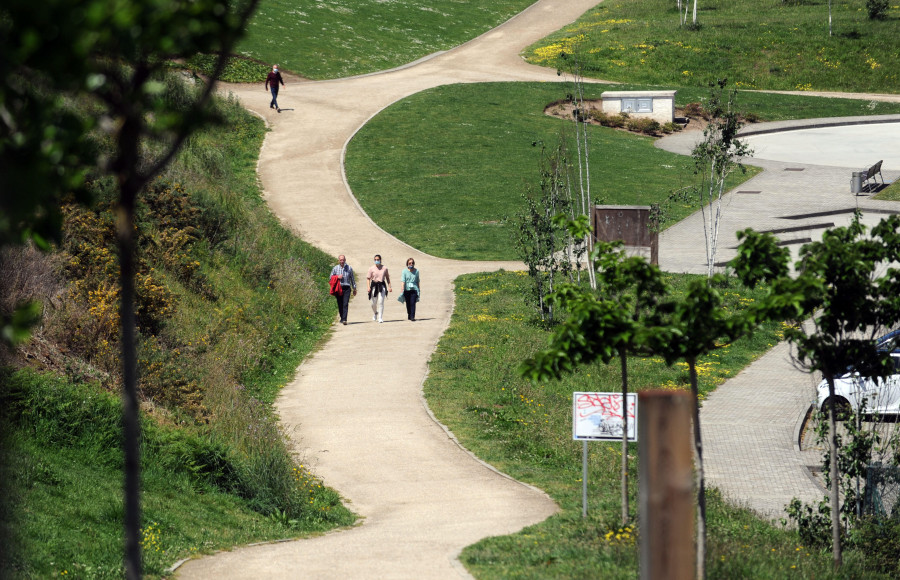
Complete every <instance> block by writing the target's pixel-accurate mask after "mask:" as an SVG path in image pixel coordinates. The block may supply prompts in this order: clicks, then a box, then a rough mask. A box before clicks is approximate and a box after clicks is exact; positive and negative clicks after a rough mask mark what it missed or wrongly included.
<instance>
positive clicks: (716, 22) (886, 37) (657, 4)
mask: <svg viewBox="0 0 900 580" xmlns="http://www.w3.org/2000/svg"><path fill="white" fill-rule="evenodd" d="M687 4H688V5H690V6H691V7H692V6H693V2H687ZM892 4H894V5H892V6H890V7H889V9H888V11H887V13H886V18H884V19H879V20H872V19H869V17H868V11H867V9H866V6H867V2H866V0H848V1H845V2H833V3H831V2H829V3H826V2H816V1H804V0H792V1H785V2H778V1H774V0H747V1H745V2H729V1H728V0H709V1H706V2H702V3H700V4H699V8H698V24H699V27H697V28H694V27H692V26H690V25H686V26H681V25H680V19H679V14H678V10H677V8H676V3H675V2H673V1H670V0H629V1H627V2H603V3H602V4H598V5H597V7H596V8H594V9H593V10H590V11H589V12H588V13H586V14H585V15H584V16H583V17H582V18H580V19H579V20H578V21H577V22H575V23H573V24H572V25H570V26H567V27H565V28H563V29H562V30H560V31H559V32H558V33H556V34H554V35H551V36H550V37H548V38H545V39H543V40H541V41H540V42H537V43H535V44H534V45H532V46H531V47H529V48H528V50H527V51H526V58H527V60H528V61H529V62H532V63H535V64H541V65H544V66H551V67H556V66H564V67H565V66H566V64H565V63H564V61H563V59H561V58H560V57H561V55H562V54H563V53H568V54H576V55H577V56H578V58H579V60H580V62H581V64H582V66H583V67H584V72H585V74H586V76H589V77H596V78H602V79H606V80H613V81H621V82H628V83H640V84H652V85H675V86H692V85H693V86H704V85H705V84H706V83H707V82H708V81H710V80H712V79H716V78H724V77H727V78H728V79H730V80H731V82H732V85H733V86H737V87H742V88H748V89H780V90H801V91H810V90H817V91H853V92H885V93H900V73H898V71H897V67H896V63H897V61H898V58H900V44H898V43H897V40H896V36H897V23H898V20H900V6H896V5H895V4H896V3H892ZM829 5H830V6H831V18H832V25H831V28H832V34H831V35H830V36H829V33H828V18H829V13H828V10H829ZM690 22H691V19H690V15H688V24H690Z"/></svg>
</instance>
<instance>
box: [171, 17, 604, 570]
mask: <svg viewBox="0 0 900 580" xmlns="http://www.w3.org/2000/svg"><path fill="white" fill-rule="evenodd" d="M596 4H597V1H596V0H541V1H539V2H537V3H536V4H534V5H532V6H531V7H530V8H529V9H528V10H526V11H525V12H523V13H521V14H519V15H518V16H516V17H515V18H513V19H511V20H510V21H508V22H506V23H505V24H503V25H502V26H500V27H498V28H496V29H494V30H491V31H489V32H487V33H485V34H484V35H482V36H480V37H479V38H477V39H475V40H473V41H471V42H469V43H467V44H464V45H462V46H460V47H458V48H456V49H454V50H451V51H448V52H446V53H442V54H439V55H436V56H434V57H433V58H430V59H427V60H424V61H421V62H419V63H416V64H414V65H412V66H408V67H403V68H401V69H397V70H393V71H389V72H385V73H380V74H374V75H366V76H361V77H354V78H348V79H340V80H333V81H323V82H303V83H296V84H293V83H292V84H288V85H287V86H285V87H284V89H283V90H282V91H281V93H280V95H279V104H281V106H282V107H284V110H283V112H282V113H280V114H278V113H276V112H275V111H274V110H271V109H269V108H268V103H269V100H270V99H269V96H268V94H267V93H266V92H265V91H264V90H263V85H262V83H259V84H258V85H247V86H243V85H241V86H232V87H229V88H230V90H231V91H232V92H234V93H235V94H236V95H237V96H238V97H239V98H240V99H241V102H243V103H244V105H245V106H246V107H248V108H249V109H250V110H252V111H255V112H257V113H259V114H260V115H262V116H263V117H264V118H265V119H266V120H267V122H268V123H269V124H270V125H271V128H272V131H271V133H270V134H269V135H268V137H267V138H266V141H265V144H264V146H263V149H262V152H261V155H260V161H259V175H260V179H261V180H262V184H263V187H264V190H265V198H266V201H267V202H268V204H269V205H270V207H271V208H272V210H273V211H274V212H275V214H276V215H278V216H279V217H280V218H281V219H282V220H284V222H285V223H287V224H288V225H289V226H290V227H292V228H293V229H294V230H296V231H297V232H298V233H299V234H300V235H301V236H302V237H303V239H304V240H306V241H308V242H310V243H312V244H314V245H316V246H318V247H319V248H321V249H323V250H325V251H326V252H329V253H331V254H334V255H337V254H346V256H347V261H348V263H349V264H350V265H351V266H353V267H354V269H355V270H356V271H357V273H358V275H361V276H362V277H364V276H365V272H366V270H367V269H368V267H369V265H370V264H371V259H372V255H373V254H374V253H376V252H377V253H380V254H382V255H383V256H384V260H385V264H386V266H387V267H388V268H390V269H391V270H392V271H393V273H394V276H395V277H399V275H400V271H401V269H402V267H403V265H404V264H405V263H406V258H407V257H409V256H413V257H415V259H416V265H417V266H419V268H420V270H421V272H422V283H423V299H422V302H421V303H420V304H419V310H418V312H417V315H418V318H419V321H417V322H415V323H412V322H408V321H407V320H406V312H405V309H404V307H403V306H402V305H401V304H400V303H398V302H396V300H394V298H395V296H394V295H392V296H391V297H389V299H388V304H387V306H386V309H385V322H384V324H377V323H375V322H372V320H371V309H370V308H369V307H368V304H367V303H366V301H365V298H364V293H361V294H359V295H358V296H357V298H356V299H354V300H353V301H351V305H350V318H349V322H350V324H348V325H347V326H336V327H335V330H334V333H333V335H332V336H331V338H330V339H329V340H328V342H327V343H326V344H325V345H324V346H323V348H322V349H321V350H320V351H318V352H316V353H315V354H314V355H313V356H312V357H310V358H309V359H308V360H307V361H305V362H304V363H303V364H302V365H301V366H300V368H299V370H298V373H297V377H296V378H295V379H294V381H292V382H291V383H290V384H289V385H287V386H286V387H285V388H284V390H283V393H282V395H281V397H280V398H279V399H278V401H277V409H278V413H279V414H280V417H281V421H282V423H283V424H284V426H285V427H286V429H287V430H288V431H289V432H292V433H295V434H296V437H295V441H296V444H297V446H298V449H297V450H298V452H299V453H300V454H301V456H302V457H305V458H306V459H305V463H307V464H309V465H311V466H312V469H313V471H314V472H315V473H316V474H317V475H319V476H321V477H322V478H323V479H324V480H325V482H327V484H328V485H329V486H332V487H334V488H335V489H337V490H338V491H339V492H340V493H341V494H342V495H343V497H344V498H345V499H346V501H347V502H348V504H349V506H350V508H351V509H353V510H354V511H356V512H357V513H358V514H360V516H362V523H361V525H359V526H356V527H354V528H352V529H349V530H342V531H337V532H333V533H330V534H327V535H324V536H321V537H317V538H312V539H307V540H300V541H293V542H284V543H278V544H264V545H258V546H251V547H244V548H239V549H235V550H234V551H231V552H222V553H219V554H215V555H213V556H209V557H205V558H201V559H197V560H191V561H188V562H186V563H184V564H183V565H182V566H181V567H180V568H179V569H178V574H177V575H178V577H179V578H216V579H225V578H304V579H312V578H354V579H356V578H416V579H428V578H458V577H469V575H468V573H467V572H466V571H465V570H464V569H463V567H462V565H461V564H460V563H459V562H458V560H457V556H458V554H459V552H460V550H462V548H464V547H465V546H467V545H469V544H472V543H474V542H477V541H478V540H480V539H482V538H484V537H487V536H494V535H502V534H509V533H513V532H515V531H517V530H520V529H522V528H523V527H525V526H528V525H531V524H534V523H537V522H540V521H542V520H543V519H545V518H547V517H548V516H550V515H552V514H554V513H555V512H556V511H557V507H556V505H555V504H554V503H553V502H552V501H551V500H550V499H549V498H548V497H547V495H546V494H544V493H543V492H541V491H539V490H536V489H533V488H531V487H528V486H525V485H523V484H521V483H518V482H516V481H513V480H511V479H509V478H507V477H506V476H504V475H502V474H500V473H498V472H496V471H494V470H493V469H491V468H489V467H488V466H486V465H485V464H483V463H482V462H480V461H478V460H477V459H475V458H474V457H473V456H471V455H470V454H469V453H468V452H467V451H465V450H464V449H462V448H461V447H460V446H458V445H457V443H456V442H455V440H454V439H453V438H452V436H451V435H450V434H448V433H447V432H446V431H445V430H444V429H443V428H442V427H441V426H440V425H439V424H438V423H437V422H436V421H435V420H434V419H433V418H432V417H431V415H430V413H429V411H428V409H427V407H426V406H425V404H424V401H423V399H422V396H421V385H422V382H423V380H424V378H425V376H426V373H427V370H428V368H427V361H428V358H429V357H430V355H431V353H432V352H433V350H434V348H435V346H436V344H437V341H438V340H439V338H440V336H441V334H442V333H443V331H444V329H445V328H446V326H447V325H448V324H449V320H450V315H451V311H452V308H453V280H454V279H455V278H456V277H457V276H459V275H460V274H463V273H466V272H478V271H490V270H496V269H499V268H501V267H507V268H511V267H512V268H518V267H520V266H519V265H517V264H509V263H486V262H460V261H453V260H443V259H438V258H434V257H431V256H427V255H424V254H422V253H421V252H418V251H416V250H415V249H413V248H410V247H409V246H407V245H405V244H403V243H402V242H400V241H398V240H397V239H395V238H393V237H392V236H390V235H388V234H386V233H385V232H384V231H382V230H381V229H379V228H378V226H377V225H376V224H374V223H373V222H372V221H371V220H370V219H369V218H368V217H367V216H366V215H365V214H364V213H363V212H362V211H361V209H360V208H359V207H358V206H357V204H356V202H355V199H354V198H353V196H352V195H351V194H350V192H349V191H348V188H347V185H346V184H345V182H344V176H343V170H342V160H343V154H344V147H345V145H346V143H347V142H348V141H349V139H350V138H351V137H352V136H353V134H354V133H355V132H356V131H357V130H358V129H359V128H360V127H361V126H362V125H363V124H365V122H366V121H367V120H368V119H369V118H371V117H372V116H373V115H375V114H376V113H378V112H379V111H380V110H382V109H383V108H384V107H386V106H388V105H390V104H391V103H393V102H395V101H397V100H399V99H401V98H404V97H406V96H408V95H411V94H414V93H417V92H419V91H422V90H425V89H428V88H430V87H435V86H438V85H443V84H449V83H465V82H485V81H540V80H546V81H554V82H555V81H558V80H559V77H557V75H556V71H554V70H548V69H545V68H540V67H534V66H531V65H528V64H526V63H525V62H524V61H523V60H522V59H521V58H520V57H519V56H518V54H519V52H520V51H521V50H522V49H523V48H524V47H526V46H528V45H529V44H530V43H532V42H534V41H536V40H538V39H540V38H542V37H544V36H546V35H547V34H549V33H551V32H553V31H555V30H558V29H559V28H561V27H562V26H564V25H565V24H568V23H570V22H572V21H574V20H575V19H576V18H578V17H579V16H581V14H583V13H584V12H585V11H587V10H588V9H590V8H592V7H593V6H595V5H596ZM322 275H323V277H324V276H326V275H327V272H323V273H322ZM362 287H363V289H364V288H365V283H364V282H363V285H362Z"/></svg>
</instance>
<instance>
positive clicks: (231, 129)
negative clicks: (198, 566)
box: [0, 99, 354, 578]
mask: <svg viewBox="0 0 900 580" xmlns="http://www.w3.org/2000/svg"><path fill="white" fill-rule="evenodd" d="M217 107H218V110H219V113H220V115H221V116H222V117H223V118H224V122H223V124H221V125H219V126H215V127H208V128H207V129H205V130H203V131H201V132H200V133H198V134H196V135H195V136H194V137H193V138H192V139H191V141H190V142H189V143H188V144H187V146H186V147H185V149H184V150H183V151H182V153H181V155H180V156H179V159H178V161H177V162H176V163H175V164H174V166H172V168H171V169H170V170H169V171H168V172H167V173H166V175H164V176H161V177H160V179H159V180H158V181H156V182H155V183H154V184H153V185H152V186H151V187H149V188H148V190H147V191H145V192H144V193H143V194H142V196H141V198H140V203H139V208H138V216H137V231H138V236H139V248H138V252H137V254H138V255H137V262H138V268H137V275H136V282H137V300H136V307H137V318H138V327H139V337H138V342H139V350H138V358H139V361H138V371H139V376H140V389H141V398H142V405H141V409H142V416H143V424H144V440H143V445H142V450H143V451H142V455H143V465H142V468H143V494H142V502H143V505H144V524H143V528H142V536H143V544H144V545H143V550H144V556H145V567H146V572H147V574H148V576H149V577H158V576H159V575H162V574H163V573H164V571H165V569H166V567H168V566H170V565H171V564H172V563H174V562H175V561H177V560H178V559H180V558H182V557H185V556H190V555H192V554H196V553H200V552H209V551H213V550H217V549H224V548H228V547H230V546H232V545H235V544H243V543H248V542H253V541H261V540H269V539H279V538H284V537H296V536H299V535H303V534H307V533H310V532H314V531H322V530H325V529H330V528H333V527H334V526H336V525H346V524H349V523H352V521H353V520H354V516H353V515H352V514H350V513H349V512H348V511H347V510H346V509H345V508H344V507H343V506H342V505H341V503H340V498H339V497H338V496H337V494H336V493H334V492H333V491H332V490H329V489H327V488H325V487H323V486H322V485H321V482H319V481H317V480H315V478H313V477H312V476H311V475H310V473H309V472H307V471H306V470H305V469H303V468H302V466H301V465H299V464H298V463H296V462H295V459H294V458H293V457H292V455H291V453H290V452H289V450H288V446H287V441H286V438H285V436H284V434H283V433H282V432H281V429H280V427H279V425H278V423H277V421H276V417H275V416H274V413H273V409H272V402H273V401H274V399H275V397H276V396H277V394H278V392H279V389H280V387H281V386H283V385H284V384H285V383H286V381H287V380H289V378H290V377H291V376H292V375H293V372H294V369H295V368H296V366H297V364H298V363H299V361H300V360H301V359H302V358H303V357H304V356H305V355H306V354H307V353H309V352H310V351H311V350H312V349H313V348H314V347H315V346H316V345H317V344H319V342H320V341H321V339H322V337H323V335H325V334H326V333H327V332H328V328H329V326H330V324H331V321H332V320H333V318H334V316H333V315H334V312H333V308H331V306H332V305H331V303H330V301H328V300H327V298H328V295H327V292H326V287H327V274H328V270H329V269H330V262H331V258H330V257H329V256H326V255H324V254H323V253H322V252H320V251H318V250H316V249H315V248H313V247H311V246H309V245H308V244H306V243H304V242H302V241H301V240H300V239H298V238H297V237H296V236H295V235H294V234H293V233H291V232H290V231H288V230H287V229H285V228H284V226H282V225H281V224H280V222H279V221H278V220H277V219H276V218H275V217H274V216H273V215H272V214H271V212H270V211H269V210H268V208H267V207H266V205H265V204H264V202H263V201H262V198H261V195H260V191H259V187H258V181H257V177H256V159H257V156H258V153H259V148H260V146H261V143H262V140H263V137H264V136H265V131H266V129H265V126H264V124H263V122H262V120H261V119H259V118H257V117H255V116H253V115H251V114H249V113H248V112H246V111H245V110H244V109H243V108H242V107H240V105H239V104H238V103H237V102H236V101H234V100H231V99H223V100H220V102H219V103H218V105H217ZM92 191H93V194H94V197H95V203H94V204H92V205H91V206H90V207H84V206H80V205H76V204H74V203H69V204H66V205H65V206H64V212H63V213H64V216H65V221H64V224H63V241H62V243H61V244H60V246H59V247H58V248H56V249H55V250H54V251H53V252H51V253H49V254H41V253H39V252H37V251H36V250H33V249H27V248H26V249H22V248H20V249H9V248H7V249H4V250H3V255H2V261H3V265H4V267H3V274H2V276H0V296H2V305H0V306H2V307H3V308H4V311H5V312H6V311H8V309H11V308H12V306H13V305H14V304H16V303H17V302H18V301H20V300H29V299H40V300H41V301H42V303H43V304H44V311H43V316H42V321H41V325H40V327H39V328H38V329H37V330H36V332H35V335H34V337H33V339H32V340H31V341H30V342H28V343H26V344H24V345H22V346H21V347H19V349H18V350H17V351H16V352H6V353H4V355H3V360H2V362H3V363H4V364H5V365H6V367H5V368H4V369H3V370H2V372H0V384H2V386H3V388H2V389H0V409H2V411H0V412H3V413H4V417H3V425H4V427H6V432H5V433H4V448H5V449H6V452H7V461H5V462H4V469H5V470H6V474H7V475H8V476H9V477H8V478H7V479H6V481H8V482H9V483H10V484H11V487H12V489H7V490H5V493H4V500H5V501H4V502H3V521H4V523H5V525H7V526H9V527H8V528H6V529H7V530H8V531H11V532H12V535H13V539H12V540H11V542H10V544H8V545H7V546H4V549H3V550H2V555H0V576H2V577H4V578H6V577H13V578H15V577H22V578H46V577H50V576H60V575H63V576H70V577H76V578H119V577H121V576H122V573H123V572H122V555H121V546H122V517H123V507H122V499H121V495H122V492H121V489H122V488H121V485H122V478H123V476H122V457H121V452H120V449H119V439H120V419H119V417H120V410H119V403H118V395H117V393H118V390H119V388H120V385H121V377H120V368H121V363H120V360H119V353H118V300H119V291H118V285H117V276H118V262H117V259H116V247H115V229H114V228H115V217H114V210H115V207H114V203H113V202H114V199H113V193H112V191H113V188H112V187H111V184H110V183H109V182H108V181H107V180H106V179H100V178H97V179H95V180H94V181H93V182H92Z"/></svg>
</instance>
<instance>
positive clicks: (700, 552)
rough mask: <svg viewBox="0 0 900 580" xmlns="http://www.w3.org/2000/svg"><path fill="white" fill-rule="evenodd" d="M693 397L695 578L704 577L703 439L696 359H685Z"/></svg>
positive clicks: (698, 579) (704, 503)
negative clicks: (695, 487)
mask: <svg viewBox="0 0 900 580" xmlns="http://www.w3.org/2000/svg"><path fill="white" fill-rule="evenodd" d="M687 363H688V368H689V369H690V375H691V394H692V395H693V397H694V410H693V423H694V453H696V454H697V580H705V579H706V477H705V475H704V473H703V441H702V439H701V437H700V393H699V388H698V386H697V361H696V360H695V359H690V360H688V361H687Z"/></svg>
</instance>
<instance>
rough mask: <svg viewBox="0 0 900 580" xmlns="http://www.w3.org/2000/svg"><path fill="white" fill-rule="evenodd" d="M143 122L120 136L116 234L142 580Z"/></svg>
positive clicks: (137, 571)
mask: <svg viewBox="0 0 900 580" xmlns="http://www.w3.org/2000/svg"><path fill="white" fill-rule="evenodd" d="M140 123H141V121H139V120H135V119H133V118H129V117H126V119H125V121H124V122H123V124H122V129H121V132H120V134H119V138H118V141H119V148H118V152H117V158H116V162H115V165H116V174H117V178H118V183H119V207H118V208H117V224H116V225H117V227H116V229H117V232H116V236H117V239H118V245H119V284H120V286H121V304H120V306H119V309H120V310H119V315H120V317H121V322H120V323H121V329H122V336H121V347H122V379H123V382H122V429H123V431H124V437H123V442H122V445H123V452H124V456H125V481H124V486H125V487H124V494H125V576H126V578H128V579H129V580H133V579H136V578H140V577H141V575H142V573H141V545H140V530H141V505H140V462H141V459H140V439H141V426H140V419H139V416H138V413H139V408H140V407H139V403H138V394H137V392H138V390H137V345H136V340H135V318H134V296H135V290H134V274H135V265H134V254H135V251H134V247H135V241H134V206H135V199H136V198H137V192H138V190H139V189H140V185H139V183H138V182H137V179H136V176H135V173H136V171H137V167H138V156H139V153H138V147H139V141H140Z"/></svg>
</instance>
